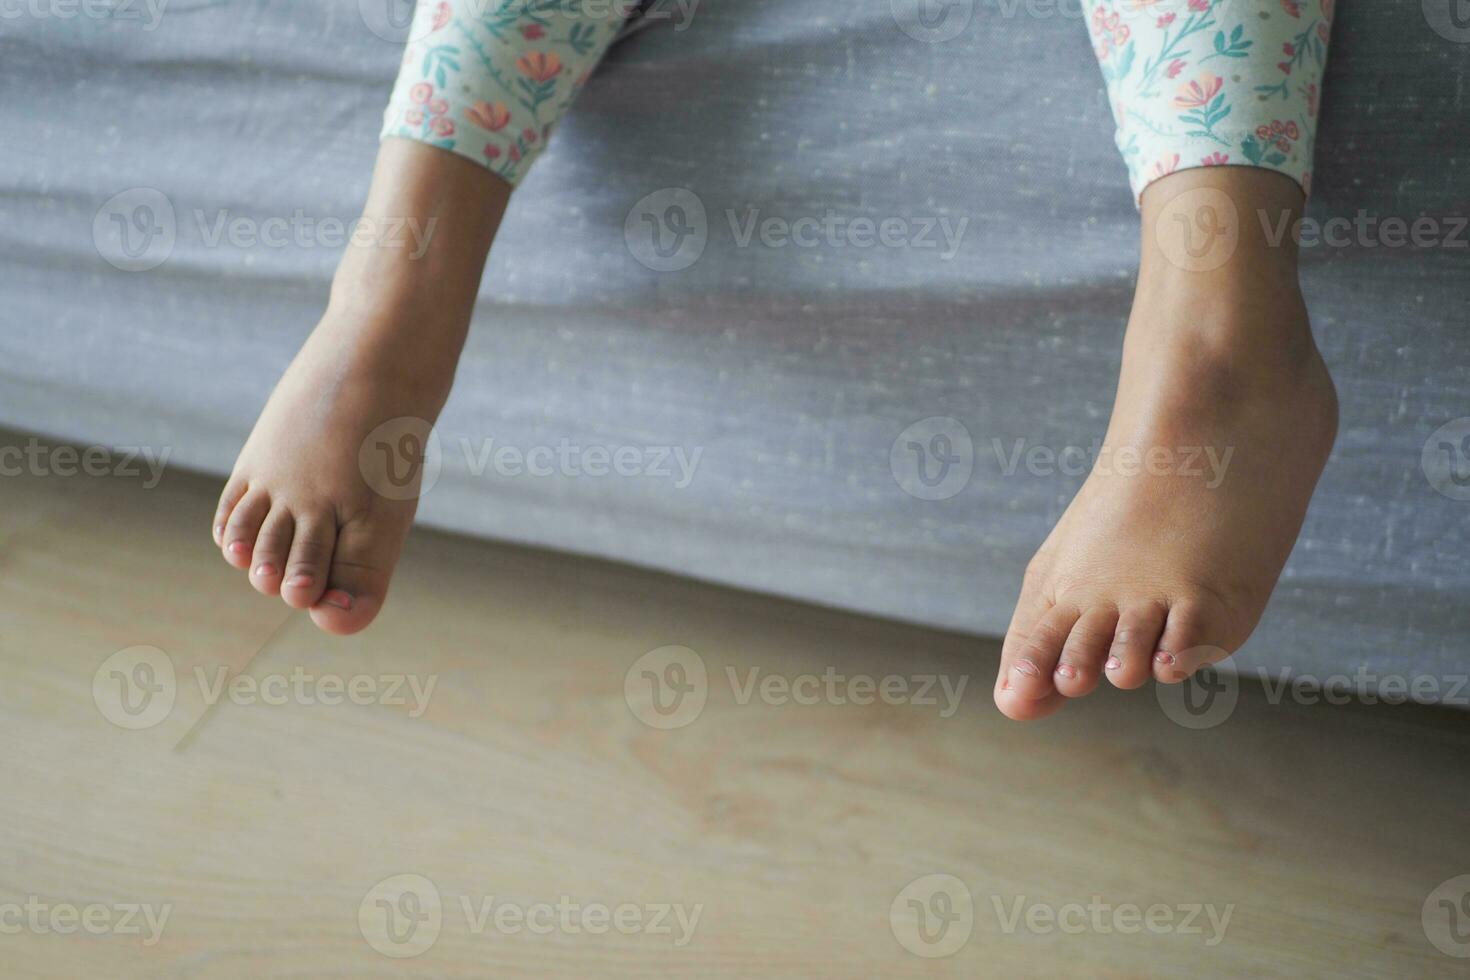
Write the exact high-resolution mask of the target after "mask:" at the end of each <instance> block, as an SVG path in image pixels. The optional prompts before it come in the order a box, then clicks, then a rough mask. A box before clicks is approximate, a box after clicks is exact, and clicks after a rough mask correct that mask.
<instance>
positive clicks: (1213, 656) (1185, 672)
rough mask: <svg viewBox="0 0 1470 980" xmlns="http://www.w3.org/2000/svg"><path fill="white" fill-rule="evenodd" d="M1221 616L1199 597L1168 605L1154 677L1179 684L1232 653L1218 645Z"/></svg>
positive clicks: (1155, 660)
mask: <svg viewBox="0 0 1470 980" xmlns="http://www.w3.org/2000/svg"><path fill="white" fill-rule="evenodd" d="M1218 623H1219V617H1218V616H1216V615H1214V614H1213V611H1212V610H1211V608H1210V605H1209V604H1208V603H1206V602H1204V601H1200V600H1181V601H1178V602H1175V603H1173V604H1172V605H1171V606H1170V607H1169V619H1168V621H1167V622H1166V623H1165V624H1164V632H1163V635H1161V636H1160V637H1159V644H1158V649H1157V650H1156V651H1155V652H1154V657H1153V674H1154V680H1156V681H1158V682H1159V683H1161V684H1178V683H1180V682H1182V681H1184V680H1186V679H1188V678H1189V676H1190V675H1191V674H1193V673H1194V672H1195V671H1197V670H1199V669H1200V668H1201V667H1203V666H1205V665H1206V664H1212V663H1217V662H1218V661H1221V660H1224V659H1225V658H1226V657H1228V656H1229V655H1230V654H1229V652H1228V651H1227V650H1226V649H1225V648H1224V647H1222V646H1220V645H1219V644H1220V643H1221V642H1223V637H1222V634H1221V631H1220V629H1219V628H1218V625H1217V624H1218Z"/></svg>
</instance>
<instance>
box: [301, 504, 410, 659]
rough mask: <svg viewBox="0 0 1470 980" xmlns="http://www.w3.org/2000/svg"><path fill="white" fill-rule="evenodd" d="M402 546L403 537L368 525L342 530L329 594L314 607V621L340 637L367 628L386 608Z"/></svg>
mask: <svg viewBox="0 0 1470 980" xmlns="http://www.w3.org/2000/svg"><path fill="white" fill-rule="evenodd" d="M402 546H403V535H402V534H392V533H387V532H382V531H375V530H374V529H373V528H372V527H370V526H369V525H367V524H366V523H350V524H347V525H345V526H343V527H342V528H341V529H339V530H338V532H337V541H336V544H335V547H334V548H333V551H332V567H331V570H330V571H329V572H328V574H327V583H326V585H327V587H326V591H325V592H324V593H322V597H321V598H320V599H318V600H317V602H316V604H315V605H313V606H312V607H311V618H312V621H313V622H315V623H316V624H317V626H319V627H321V628H322V629H324V630H326V631H327V632H328V633H334V634H336V635H338V636H348V635H350V634H352V633H356V632H358V631H360V630H362V629H365V628H367V625H368V624H369V623H371V622H372V621H373V619H374V618H376V617H377V615H378V610H379V609H381V608H382V606H383V600H384V598H385V597H386V596H387V594H388V581H389V579H390V578H392V573H393V565H394V564H395V563H396V562H397V560H398V552H399V550H400V549H401V548H402Z"/></svg>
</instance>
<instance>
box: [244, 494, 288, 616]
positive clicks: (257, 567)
mask: <svg viewBox="0 0 1470 980" xmlns="http://www.w3.org/2000/svg"><path fill="white" fill-rule="evenodd" d="M295 527H296V520H295V518H293V517H292V516H291V512H290V511H289V510H287V509H286V508H285V507H282V506H281V505H279V504H277V505H276V506H275V507H272V508H271V512H270V513H269V514H268V515H266V518H265V520H264V521H262V522H261V525H260V534H259V535H258V536H257V537H256V539H255V547H254V549H253V550H252V552H251V555H250V584H251V585H253V586H255V589H256V591H257V592H261V593H264V594H265V595H276V594H277V593H278V592H280V591H281V571H282V569H284V568H285V566H286V555H288V554H290V551H291V537H292V534H293V532H294V530H295Z"/></svg>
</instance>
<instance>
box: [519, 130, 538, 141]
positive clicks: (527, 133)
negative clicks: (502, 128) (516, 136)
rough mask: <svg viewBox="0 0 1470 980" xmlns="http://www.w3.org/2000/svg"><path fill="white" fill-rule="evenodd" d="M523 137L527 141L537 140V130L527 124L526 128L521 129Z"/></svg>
mask: <svg viewBox="0 0 1470 980" xmlns="http://www.w3.org/2000/svg"><path fill="white" fill-rule="evenodd" d="M521 139H523V140H525V141H526V142H527V143H534V142H536V131H535V130H534V129H532V128H531V127H530V126H527V127H526V128H525V129H524V130H522V131H521Z"/></svg>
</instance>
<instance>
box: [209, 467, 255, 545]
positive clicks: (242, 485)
mask: <svg viewBox="0 0 1470 980" xmlns="http://www.w3.org/2000/svg"><path fill="white" fill-rule="evenodd" d="M248 489H250V483H249V481H248V480H244V479H241V478H240V477H238V476H232V477H230V479H229V481H228V482H227V483H225V488H224V490H223V491H222V492H221V493H220V495H219V503H218V504H217V505H216V506H215V508H214V521H213V523H211V525H210V527H211V528H212V529H213V530H212V534H213V537H214V545H215V547H216V548H223V547H224V546H225V524H226V522H228V521H229V519H230V513H231V512H232V511H234V509H235V505H236V504H238V503H239V502H240V498H241V497H243V496H245V491H246V490H248Z"/></svg>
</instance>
